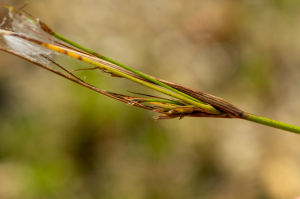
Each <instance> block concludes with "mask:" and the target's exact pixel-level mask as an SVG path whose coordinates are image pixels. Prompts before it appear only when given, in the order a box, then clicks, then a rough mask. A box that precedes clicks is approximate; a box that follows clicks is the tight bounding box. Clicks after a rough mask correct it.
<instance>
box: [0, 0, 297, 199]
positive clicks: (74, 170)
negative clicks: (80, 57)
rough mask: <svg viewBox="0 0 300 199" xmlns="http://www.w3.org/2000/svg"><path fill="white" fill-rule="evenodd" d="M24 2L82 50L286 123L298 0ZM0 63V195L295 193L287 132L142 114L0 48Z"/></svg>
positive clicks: (106, 84)
mask: <svg viewBox="0 0 300 199" xmlns="http://www.w3.org/2000/svg"><path fill="white" fill-rule="evenodd" d="M28 2H29V6H27V7H26V10H27V11H28V12H29V13H31V14H32V15H34V16H36V17H39V18H41V19H42V20H43V21H44V22H46V23H47V24H48V25H49V26H50V27H51V28H53V29H54V30H55V31H57V32H58V33H60V34H62V35H64V36H66V37H67V38H69V39H71V40H73V41H76V42H78V43H80V44H82V45H84V46H86V47H88V48H90V49H93V50H95V51H96V52H99V53H102V54H104V55H106V56H108V57H111V58H113V59H115V60H117V61H119V62H121V63H124V64H126V65H129V66H131V67H132V68H135V69H137V70H140V71H142V72H145V73H147V74H150V75H153V76H158V77H160V78H163V79H167V80H170V81H174V82H177V83H181V84H183V85H186V86H189V87H192V88H195V89H197V90H201V91H204V92H208V93H211V94H214V95H217V96H220V97H222V98H224V99H226V100H228V101H229V102H232V103H233V104H234V105H236V106H237V107H239V108H241V109H242V110H245V111H249V112H251V113H254V114H255V113H256V114H259V115H262V116H266V117H269V118H273V119H277V120H280V121H283V122H287V123H291V124H295V125H299V121H300V120H299V119H300V106H299V104H300V90H299V87H300V80H299V79H300V78H299V75H300V56H299V54H300V37H299V34H300V25H299V24H300V12H299V9H300V2H299V1H296V0H290V1H283V0H274V1H266V0H252V1H251V0H244V1H234V0H225V1H224V0H219V1H218V0H214V1H211V0H206V1H198V0H186V1H181V0H173V1H169V0H161V1H133V0H128V1H122V0H86V1H76V2H75V1H71V0H65V1H59V0H52V1H38V0H31V1H28ZM1 3H4V4H7V5H9V6H11V5H13V6H15V7H17V6H19V5H21V4H22V3H23V1H17V0H2V1H1ZM6 13H7V11H6V9H4V8H0V16H1V18H3V17H5V14H6ZM56 60H58V62H59V63H61V64H62V65H64V66H69V68H70V67H71V68H72V67H74V68H82V67H87V66H86V65H85V64H83V63H80V62H77V61H74V60H71V59H70V58H67V57H63V56H60V57H57V59H56ZM0 71H1V73H0V199H2V198H3V199H6V198H12V199H19V198H22V199H27V198H28V199H33V198H88V199H93V198H122V199H123V198H130V199H135V198H136V199H139V198H170V199H179V198H201V199H219V198H222V199H232V198H244V199H248V198H249V199H250V198H251V199H252V198H261V199H268V198H270V199H271V198H272V199H286V198H295V197H297V196H299V195H300V150H299V144H300V136H299V135H295V134H292V133H288V132H284V131H280V130H276V129H273V128H269V127H265V126H261V125H259V124H255V123H250V122H246V121H242V120H230V119H208V118H203V119H201V118H184V119H182V120H180V121H179V120H178V119H174V120H165V121H154V120H152V119H151V116H152V115H154V114H155V113H151V112H148V111H145V110H140V109H138V108H135V107H130V106H126V105H125V104H123V103H120V102H118V101H114V100H112V99H110V98H107V97H105V96H102V95H99V94H98V93H96V92H92V91H90V90H87V89H85V88H83V87H80V86H78V85H76V84H74V83H72V82H69V81H67V80H65V79H62V78H61V77H58V76H56V75H54V74H51V73H49V72H47V71H45V70H43V69H40V68H38V67H37V66H35V65H33V64H31V63H28V62H25V61H23V60H21V59H19V58H17V57H14V56H12V55H8V54H6V53H4V52H0ZM78 74H79V75H80V76H82V77H83V76H86V80H87V81H88V82H91V83H93V84H95V85H96V86H98V87H99V88H102V89H106V90H109V91H112V92H117V93H124V94H126V90H130V91H136V92H143V93H148V94H156V93H154V92H153V91H151V90H149V91H148V90H146V89H145V88H143V87H141V86H139V85H136V84H134V83H132V82H129V81H127V80H123V79H119V78H110V77H108V76H106V75H104V74H102V73H101V72H99V71H82V72H78ZM127 94H128V93H127Z"/></svg>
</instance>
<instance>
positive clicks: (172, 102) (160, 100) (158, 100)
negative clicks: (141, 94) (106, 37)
mask: <svg viewBox="0 0 300 199" xmlns="http://www.w3.org/2000/svg"><path fill="white" fill-rule="evenodd" d="M143 102H160V103H167V104H174V105H179V106H185V104H183V103H180V102H176V101H169V100H163V99H143Z"/></svg>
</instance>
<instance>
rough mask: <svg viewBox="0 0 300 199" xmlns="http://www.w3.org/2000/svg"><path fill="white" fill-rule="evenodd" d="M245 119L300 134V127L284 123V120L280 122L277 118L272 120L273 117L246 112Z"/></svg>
mask: <svg viewBox="0 0 300 199" xmlns="http://www.w3.org/2000/svg"><path fill="white" fill-rule="evenodd" d="M243 119H245V120H249V121H252V122H256V123H259V124H263V125H266V126H270V127H274V128H278V129H281V130H285V131H289V132H292V133H296V134H300V127H298V126H294V125H291V124H287V123H284V122H279V121H276V120H272V119H269V118H265V117H261V116H257V115H253V114H250V113H245V114H244V117H243Z"/></svg>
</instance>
